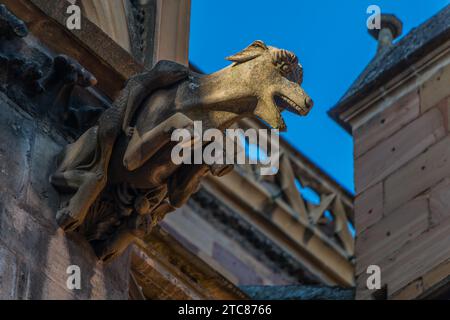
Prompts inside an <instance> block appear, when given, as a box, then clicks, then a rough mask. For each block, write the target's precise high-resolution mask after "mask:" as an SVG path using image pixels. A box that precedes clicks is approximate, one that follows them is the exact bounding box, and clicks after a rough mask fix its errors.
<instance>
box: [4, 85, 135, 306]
mask: <svg viewBox="0 0 450 320" xmlns="http://www.w3.org/2000/svg"><path fill="white" fill-rule="evenodd" d="M0 131H1V132H2V135H0V160H1V161H0V165H1V170H0V188H1V192H0V275H1V280H0V282H1V285H0V297H1V298H4V299H90V298H92V299H106V298H110V299H127V298H128V291H127V288H128V277H129V274H128V272H129V268H128V264H129V260H128V255H124V256H123V258H121V259H119V260H117V261H116V262H114V263H112V264H110V265H108V266H103V265H102V264H101V263H99V262H98V261H97V259H96V257H95V254H94V252H93V251H92V249H91V248H90V246H89V245H88V243H87V242H86V240H84V239H82V238H80V237H77V236H75V235H66V234H65V233H64V232H62V230H60V229H58V227H57V225H56V223H55V219H54V216H55V213H56V209H57V208H58V202H59V199H58V194H57V193H56V191H55V190H54V189H53V188H52V186H51V185H50V183H49V181H48V175H49V173H50V172H51V170H52V169H53V167H54V165H55V164H54V161H53V159H54V157H55V156H56V154H57V153H58V152H59V151H60V150H61V148H62V146H63V145H64V144H66V143H67V141H66V140H65V138H64V137H63V136H61V135H60V134H59V133H57V132H56V131H54V130H53V129H52V128H51V127H50V126H49V125H48V124H47V123H46V122H42V121H40V120H36V119H32V118H31V117H30V116H29V115H28V114H26V113H24V112H23V111H21V110H20V108H19V107H18V106H17V105H15V104H14V103H13V102H11V101H10V100H9V99H8V98H6V97H5V96H4V95H2V94H0ZM69 265H78V266H79V267H80V269H81V289H80V290H69V289H68V288H67V287H66V281H67V277H68V274H67V273H66V270H67V267H68V266H69Z"/></svg>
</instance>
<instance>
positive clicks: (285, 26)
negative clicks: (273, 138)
mask: <svg viewBox="0 0 450 320" xmlns="http://www.w3.org/2000/svg"><path fill="white" fill-rule="evenodd" d="M449 3H450V0H381V1H377V0H341V1H337V0H320V1H319V0H316V1H314V0H308V1H306V0H192V9H191V10H192V11H191V30H190V48H189V50H190V53H189V55H190V60H191V61H192V62H193V63H194V64H196V65H197V66H198V67H199V68H200V69H202V70H203V71H204V72H207V73H211V72H214V71H216V70H218V69H221V68H223V67H225V66H226V65H227V64H228V62H227V61H226V60H225V59H224V58H225V57H226V56H229V55H231V54H234V53H236V52H238V51H239V50H241V49H243V48H244V47H246V46H247V45H249V44H250V43H251V42H252V41H254V40H257V39H259V40H263V41H264V42H266V43H267V44H269V45H273V46H276V47H280V48H284V49H289V50H291V51H293V52H295V53H296V54H297V56H298V57H299V60H300V62H301V64H302V65H303V68H304V83H303V87H304V89H305V90H306V91H307V92H308V93H309V94H310V96H311V97H312V98H313V100H314V102H315V105H314V108H313V110H312V111H311V112H310V114H309V115H308V116H307V117H298V116H294V115H291V114H289V113H284V118H285V119H286V123H287V126H288V132H287V133H283V134H282V135H283V136H284V137H285V138H286V139H287V140H288V141H289V142H291V143H292V144H293V145H294V146H295V147H296V148H297V149H298V150H300V151H301V152H302V153H303V154H305V155H306V156H307V157H308V158H310V159H311V160H312V161H314V162H315V163H316V164H317V165H318V166H319V167H321V168H322V169H323V170H325V171H326V172H327V173H329V174H330V175H331V176H332V177H334V178H335V179H336V180H337V181H338V182H339V183H341V184H342V185H343V186H344V187H346V188H347V189H349V190H351V191H353V190H354V186H353V142H352V137H351V136H350V135H349V134H348V133H346V132H345V131H344V130H343V129H341V128H340V127H339V126H338V125H337V124H336V123H335V122H334V121H333V120H331V119H330V118H329V117H328V116H327V114H326V112H327V110H328V109H330V108H331V107H332V106H334V105H335V103H336V102H337V101H338V100H339V99H340V97H341V96H342V95H343V94H344V92H345V91H346V90H347V89H348V88H349V86H350V85H351V84H352V82H353V81H354V80H355V79H356V77H357V76H358V75H359V74H360V72H361V71H362V70H363V69H364V67H365V66H366V65H367V63H368V62H369V61H370V59H371V58H372V57H373V55H374V54H375V52H376V42H375V40H374V39H373V38H371V37H370V36H369V34H368V33H367V29H366V27H365V25H366V20H367V17H368V14H367V13H366V9H367V7H368V6H369V5H371V4H376V5H378V6H380V8H381V11H382V12H383V13H394V14H395V15H397V17H399V18H400V19H401V20H402V21H403V35H405V34H406V33H407V32H409V31H410V30H411V29H412V28H414V27H416V26H418V25H419V24H420V23H422V22H424V21H425V20H427V19H428V18H429V17H431V16H433V15H434V14H435V13H437V12H438V11H439V10H441V9H442V8H444V7H445V6H446V5H448V4H449ZM403 35H402V36H403Z"/></svg>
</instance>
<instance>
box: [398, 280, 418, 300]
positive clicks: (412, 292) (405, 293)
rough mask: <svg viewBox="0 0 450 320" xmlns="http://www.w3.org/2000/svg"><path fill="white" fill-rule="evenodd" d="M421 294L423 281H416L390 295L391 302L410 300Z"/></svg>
mask: <svg viewBox="0 0 450 320" xmlns="http://www.w3.org/2000/svg"><path fill="white" fill-rule="evenodd" d="M422 292H423V281H422V279H417V280H414V281H413V282H411V283H410V284H408V285H407V286H406V287H404V288H403V289H401V290H399V291H398V292H396V293H394V294H393V295H392V297H391V298H392V300H412V299H415V298H417V297H418V296H419V295H420V294H421V293H422Z"/></svg>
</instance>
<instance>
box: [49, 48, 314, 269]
mask: <svg viewBox="0 0 450 320" xmlns="http://www.w3.org/2000/svg"><path fill="white" fill-rule="evenodd" d="M228 59H229V60H230V61H232V62H233V65H232V66H230V67H227V68H225V69H222V70H220V71H218V72H216V73H213V74H211V75H201V74H197V73H194V72H192V71H190V70H188V69H187V68H186V67H184V66H183V65H180V64H177V63H175V62H170V61H160V62H159V63H157V64H156V66H155V67H154V68H153V69H151V70H150V71H148V72H146V73H143V74H140V75H136V76H134V77H132V78H131V79H130V80H128V82H127V85H126V87H125V89H124V90H123V91H122V92H121V94H120V95H119V97H118V98H117V99H116V101H115V102H114V104H113V106H112V107H111V108H110V109H108V110H106V111H105V112H104V113H103V114H102V115H101V116H100V118H99V120H98V122H97V124H96V125H95V126H93V127H91V128H90V129H88V130H87V131H86V132H85V133H84V134H83V135H82V136H81V137H80V138H79V139H78V140H77V141H75V142H74V143H72V144H69V145H68V146H67V147H66V148H65V150H63V152H62V154H61V155H60V157H59V161H58V166H57V169H56V171H55V172H54V173H53V174H52V176H51V183H52V184H53V185H54V186H55V188H57V189H58V190H59V191H60V192H61V194H62V196H63V198H65V201H63V203H62V205H61V209H60V210H59V211H58V212H57V215H56V218H57V221H58V224H59V225H60V226H61V227H62V228H63V229H64V230H65V231H67V232H69V231H77V232H80V233H82V234H84V235H85V236H86V238H87V239H88V240H89V241H90V242H91V244H92V246H93V247H94V249H95V252H96V253H97V255H98V257H99V259H101V260H103V261H108V260H111V259H112V258H114V257H116V256H117V255H119V254H121V252H123V250H124V249H125V248H126V247H128V245H129V244H131V243H132V242H133V241H139V239H142V238H143V237H144V236H145V235H146V234H148V232H150V231H151V229H152V226H154V225H155V224H156V223H158V222H159V221H160V220H161V219H162V218H163V217H164V216H165V215H166V214H167V213H168V212H171V211H173V210H175V209H176V208H179V207H181V206H182V205H184V204H185V203H186V202H187V200H188V199H189V197H190V196H191V195H192V194H193V193H194V192H196V191H197V189H198V186H199V184H200V181H201V179H202V177H204V176H205V175H207V174H210V173H211V174H215V175H223V174H226V173H227V172H229V170H230V169H231V167H230V166H227V165H206V164H198V165H190V164H175V163H174V162H173V161H172V160H171V150H172V148H173V146H174V143H173V142H172V141H171V133H172V132H173V130H175V129H182V128H183V129H187V130H188V131H190V132H193V123H194V121H201V122H202V123H203V126H204V130H206V129H209V128H216V129H219V130H221V131H223V130H225V129H226V128H228V127H230V126H231V125H232V124H233V123H235V122H236V121H237V120H239V119H240V118H242V117H259V118H261V119H262V120H264V121H265V122H267V123H268V124H269V125H271V126H272V127H273V128H277V129H281V130H283V129H285V124H284V121H283V119H282V117H281V111H282V110H284V109H287V110H289V111H292V112H294V113H297V114H300V115H306V114H307V113H308V112H309V110H310V108H311V107H312V100H311V99H310V98H309V96H308V95H307V94H306V93H305V91H304V90H303V89H302V88H301V87H300V85H301V82H302V73H303V70H302V67H301V66H300V65H299V64H298V60H297V57H296V56H295V55H294V54H293V53H292V52H289V51H286V50H282V49H277V48H274V47H270V46H267V45H266V44H264V43H263V42H262V41H255V42H253V43H252V44H251V45H250V46H248V47H247V48H245V49H244V50H242V51H241V52H239V53H237V54H236V55H233V56H231V57H229V58H228ZM205 146H206V144H205V145H203V147H205Z"/></svg>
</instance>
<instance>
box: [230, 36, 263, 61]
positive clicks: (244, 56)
mask: <svg viewBox="0 0 450 320" xmlns="http://www.w3.org/2000/svg"><path fill="white" fill-rule="evenodd" d="M266 50H269V48H268V47H267V46H266V44H265V43H264V42H262V41H261V40H256V41H254V42H253V43H252V44H251V45H249V46H248V47H247V48H245V49H244V50H242V51H240V52H238V53H236V54H235V55H232V56H229V57H227V58H226V59H227V60H229V61H233V62H236V63H242V62H246V61H249V60H252V59H254V58H256V57H259V56H260V55H261V54H262V53H263V52H264V51H266Z"/></svg>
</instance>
